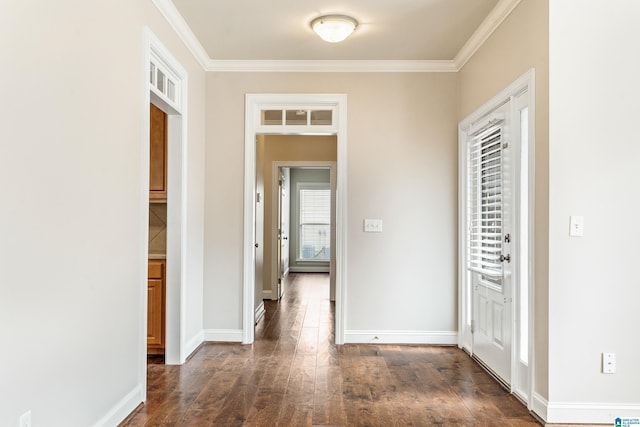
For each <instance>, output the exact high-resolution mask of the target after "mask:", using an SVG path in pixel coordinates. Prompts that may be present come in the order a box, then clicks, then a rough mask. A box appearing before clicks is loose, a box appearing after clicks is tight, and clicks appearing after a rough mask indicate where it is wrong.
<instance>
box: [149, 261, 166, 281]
mask: <svg viewBox="0 0 640 427" xmlns="http://www.w3.org/2000/svg"><path fill="white" fill-rule="evenodd" d="M148 277H149V279H162V278H163V277H164V261H157V260H149V271H148Z"/></svg>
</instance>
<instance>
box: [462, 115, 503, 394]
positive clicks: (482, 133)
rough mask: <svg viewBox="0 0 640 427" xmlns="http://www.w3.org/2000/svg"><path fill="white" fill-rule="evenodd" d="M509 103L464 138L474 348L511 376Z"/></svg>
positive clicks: (498, 372) (488, 362)
mask: <svg viewBox="0 0 640 427" xmlns="http://www.w3.org/2000/svg"><path fill="white" fill-rule="evenodd" d="M509 104H510V103H507V104H505V105H503V106H502V107H500V109H499V110H497V111H496V112H495V113H494V119H493V120H491V121H490V122H489V124H488V125H487V126H485V127H483V128H480V129H479V130H478V131H477V132H476V133H475V134H473V135H472V137H471V138H470V141H469V147H468V158H467V167H468V168H469V173H468V177H469V178H468V183H467V185H468V191H467V194H468V197H469V200H468V212H467V226H468V230H469V238H468V242H467V260H468V265H467V268H468V269H469V272H470V276H471V286H472V299H473V310H472V319H473V321H472V333H473V353H474V356H475V357H476V358H478V359H479V360H480V361H481V362H482V363H483V364H484V365H486V366H487V367H488V368H489V369H490V370H492V371H493V372H494V373H495V374H496V375H497V376H498V377H500V378H501V379H502V381H503V382H505V383H506V384H510V382H511V354H512V352H511V346H512V310H513V308H512V304H513V301H512V274H511V272H512V269H511V266H512V265H513V263H514V260H513V259H512V255H511V241H512V240H513V238H514V236H513V230H512V227H511V222H512V211H513V207H514V205H513V201H512V200H513V188H512V187H513V179H512V177H511V175H512V172H511V171H512V170H513V165H512V161H511V156H510V151H511V147H510V141H509V129H510V123H509V121H510V119H509V114H508V113H509V108H510V105H509Z"/></svg>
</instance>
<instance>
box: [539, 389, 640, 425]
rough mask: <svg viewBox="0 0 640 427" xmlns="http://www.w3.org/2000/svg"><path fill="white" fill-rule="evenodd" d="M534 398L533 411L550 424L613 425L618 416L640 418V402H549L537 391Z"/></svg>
mask: <svg viewBox="0 0 640 427" xmlns="http://www.w3.org/2000/svg"><path fill="white" fill-rule="evenodd" d="M533 398H534V402H533V403H534V407H533V408H532V409H533V411H534V412H535V413H536V414H537V415H538V416H539V417H541V418H542V419H543V420H545V421H546V422H547V423H549V424H607V425H613V423H614V421H615V419H616V418H633V419H640V403H631V404H627V403H584V402H547V401H546V400H545V399H544V398H542V397H541V396H540V395H537V394H536V393H534V395H533ZM543 415H545V416H543Z"/></svg>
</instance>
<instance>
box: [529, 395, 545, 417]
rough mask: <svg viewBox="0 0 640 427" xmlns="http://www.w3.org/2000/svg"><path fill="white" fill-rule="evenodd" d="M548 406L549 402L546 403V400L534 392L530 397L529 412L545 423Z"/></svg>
mask: <svg viewBox="0 0 640 427" xmlns="http://www.w3.org/2000/svg"><path fill="white" fill-rule="evenodd" d="M548 406H549V402H547V399H545V398H544V397H542V396H541V395H539V394H538V393H536V392H535V391H534V392H533V395H532V402H531V411H533V412H535V414H536V415H537V416H538V417H540V419H541V420H543V421H547V407H548Z"/></svg>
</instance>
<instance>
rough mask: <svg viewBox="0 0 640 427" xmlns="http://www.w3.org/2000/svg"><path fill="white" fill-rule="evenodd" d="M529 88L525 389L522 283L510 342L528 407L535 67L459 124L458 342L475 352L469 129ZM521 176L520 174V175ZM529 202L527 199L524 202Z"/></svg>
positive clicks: (531, 371) (513, 375)
mask: <svg viewBox="0 0 640 427" xmlns="http://www.w3.org/2000/svg"><path fill="white" fill-rule="evenodd" d="M523 92H526V94H525V96H527V97H528V99H527V103H528V136H527V137H528V142H527V146H526V153H523V155H521V156H520V157H519V158H520V159H525V161H526V162H527V167H526V169H527V173H528V176H527V177H526V178H525V179H527V183H526V188H527V189H528V191H527V194H526V200H524V201H523V200H520V195H517V196H516V198H517V201H518V202H517V203H516V207H515V209H514V218H516V221H519V219H520V218H522V217H523V212H521V206H526V210H527V212H526V215H525V216H526V217H527V218H528V221H527V236H523V238H525V239H526V245H527V252H528V256H527V259H522V257H520V256H519V252H518V248H517V247H514V248H513V249H512V254H513V256H514V257H515V259H516V260H517V261H516V264H515V266H514V269H515V270H516V271H519V270H520V268H519V267H518V263H521V264H523V263H526V265H527V268H526V271H527V279H528V284H529V285H528V287H527V292H528V294H527V296H528V319H527V322H528V323H527V325H528V329H527V331H528V334H527V335H528V367H529V368H528V370H527V373H526V377H527V378H526V379H522V380H523V382H525V381H526V384H527V386H526V390H521V389H520V390H519V389H518V388H517V387H516V386H515V384H514V381H515V380H514V379H515V378H518V377H517V376H516V375H521V373H516V366H517V363H516V361H517V360H518V359H517V357H518V350H519V349H518V346H517V345H516V343H517V342H519V333H518V323H517V322H518V320H517V319H518V316H519V308H518V304H516V298H517V292H519V284H518V283H513V288H512V289H513V291H514V292H515V293H516V294H514V295H513V301H514V303H513V304H512V310H511V318H512V325H511V330H512V332H511V333H512V337H511V342H512V343H513V345H512V346H511V378H512V382H511V385H510V387H511V391H512V392H514V393H516V394H517V395H519V397H520V398H522V399H523V400H525V401H526V402H527V406H528V408H529V409H531V408H532V405H533V390H534V383H533V381H534V378H535V376H534V370H535V351H534V350H535V349H534V345H535V339H534V334H535V328H534V321H535V318H534V297H535V294H534V286H533V284H534V283H535V277H534V266H535V260H534V253H535V252H534V249H535V240H534V238H535V228H534V224H535V216H534V213H535V70H534V69H533V68H532V69H530V70H529V71H527V72H526V73H524V74H523V75H522V76H520V77H519V78H518V79H516V80H515V81H514V82H513V83H511V84H510V85H509V86H507V87H506V88H505V89H503V90H502V91H500V92H499V93H498V94H496V95H495V96H494V97H492V98H491V99H490V100H489V101H487V102H486V103H484V104H483V105H482V106H480V107H479V108H478V109H477V110H476V111H474V112H473V113H471V114H470V115H469V116H467V117H466V118H465V119H463V120H462V121H461V122H460V123H459V125H458V206H459V209H458V346H459V347H460V348H464V349H466V350H467V351H468V352H469V353H470V354H471V355H473V335H472V333H471V320H472V315H471V311H472V305H473V300H472V292H471V280H470V277H469V274H468V271H467V259H466V255H467V254H466V241H467V237H468V231H467V227H466V212H467V190H466V183H467V175H466V167H467V165H466V153H467V148H466V144H467V141H468V138H467V130H468V129H469V127H470V126H471V125H472V124H473V123H475V122H477V121H478V120H480V119H481V118H482V117H484V116H486V115H488V114H490V113H491V112H492V111H494V110H495V109H496V108H497V107H498V106H500V105H501V104H504V103H505V102H506V101H507V100H509V99H511V98H513V97H516V96H517V95H519V94H523ZM516 169H517V171H516V172H515V175H518V174H519V170H520V169H521V166H520V165H517V166H516ZM517 179H519V178H517ZM521 184H522V183H520V182H519V183H518V184H516V187H515V188H521V186H520V185H521ZM522 202H526V203H522ZM514 228H517V229H520V224H516V225H514Z"/></svg>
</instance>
